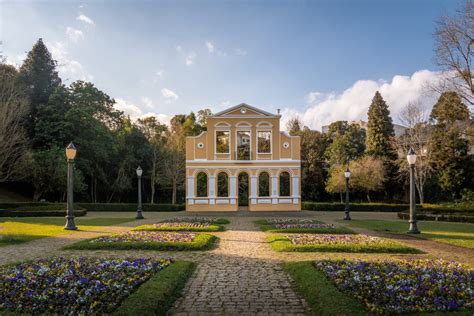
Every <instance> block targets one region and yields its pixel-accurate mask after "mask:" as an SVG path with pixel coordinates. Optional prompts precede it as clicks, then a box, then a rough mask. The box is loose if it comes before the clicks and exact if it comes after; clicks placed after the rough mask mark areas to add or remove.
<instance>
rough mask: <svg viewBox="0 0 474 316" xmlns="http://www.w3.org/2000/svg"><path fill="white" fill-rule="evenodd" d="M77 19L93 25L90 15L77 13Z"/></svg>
mask: <svg viewBox="0 0 474 316" xmlns="http://www.w3.org/2000/svg"><path fill="white" fill-rule="evenodd" d="M76 20H78V21H82V22H84V23H87V24H90V25H95V23H94V20H92V19H91V18H90V17H88V16H86V15H84V14H82V13H81V14H79V15H78V16H77V18H76Z"/></svg>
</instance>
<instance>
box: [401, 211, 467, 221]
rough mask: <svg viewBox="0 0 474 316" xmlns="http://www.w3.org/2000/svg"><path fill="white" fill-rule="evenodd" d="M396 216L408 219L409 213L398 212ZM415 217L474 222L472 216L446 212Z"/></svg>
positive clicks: (426, 219) (422, 214)
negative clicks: (447, 213)
mask: <svg viewBox="0 0 474 316" xmlns="http://www.w3.org/2000/svg"><path fill="white" fill-rule="evenodd" d="M398 218H400V219H406V220H408V219H409V218H410V214H409V213H406V212H400V213H398ZM416 218H417V219H418V220H423V221H441V222H459V223H474V216H465V215H446V214H424V213H421V214H417V215H416Z"/></svg>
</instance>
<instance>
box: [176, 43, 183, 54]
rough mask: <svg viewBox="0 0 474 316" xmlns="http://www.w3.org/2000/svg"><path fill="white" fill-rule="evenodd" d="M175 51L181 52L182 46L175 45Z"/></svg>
mask: <svg viewBox="0 0 474 316" xmlns="http://www.w3.org/2000/svg"><path fill="white" fill-rule="evenodd" d="M176 51H177V52H178V53H181V52H182V51H183V48H182V47H181V46H180V45H177V46H176Z"/></svg>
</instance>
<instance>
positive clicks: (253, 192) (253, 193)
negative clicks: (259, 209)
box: [250, 176, 257, 204]
mask: <svg viewBox="0 0 474 316" xmlns="http://www.w3.org/2000/svg"><path fill="white" fill-rule="evenodd" d="M250 203H252V204H257V176H251V177H250Z"/></svg>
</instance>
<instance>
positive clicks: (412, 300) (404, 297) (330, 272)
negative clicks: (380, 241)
mask: <svg viewBox="0 0 474 316" xmlns="http://www.w3.org/2000/svg"><path fill="white" fill-rule="evenodd" d="M315 266H316V268H317V269H318V270H320V271H322V272H323V273H324V274H325V275H326V276H327V277H328V278H329V279H330V280H331V281H332V282H334V284H335V285H336V287H337V288H338V289H339V290H341V291H342V292H345V293H347V294H349V295H350V296H353V297H355V298H356V299H357V300H358V301H360V302H361V303H362V304H363V305H365V307H366V308H367V309H368V310H369V311H370V312H371V313H376V314H401V313H422V312H444V311H453V310H460V309H461V310H462V309H465V310H472V309H474V290H473V288H472V284H473V279H474V270H472V269H468V268H467V267H464V266H462V265H461V264H459V263H456V262H446V261H441V260H436V261H434V260H413V261H401V260H400V261H380V262H364V261H345V260H344V261H320V262H316V263H315Z"/></svg>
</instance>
